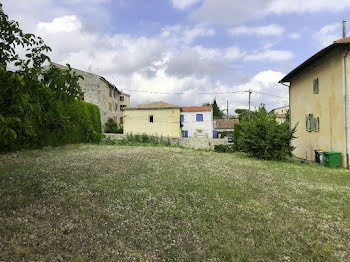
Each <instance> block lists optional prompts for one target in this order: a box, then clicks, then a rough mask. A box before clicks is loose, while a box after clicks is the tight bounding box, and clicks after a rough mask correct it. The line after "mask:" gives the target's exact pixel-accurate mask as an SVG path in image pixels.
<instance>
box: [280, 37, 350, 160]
mask: <svg viewBox="0 0 350 262" xmlns="http://www.w3.org/2000/svg"><path fill="white" fill-rule="evenodd" d="M349 76H350V37H344V38H342V39H340V40H337V41H335V42H334V43H333V44H331V45H330V46H328V47H326V48H324V49H323V50H321V51H319V52H318V53H317V54H315V55H313V56H312V57H310V58H309V59H308V60H306V61H305V62H304V63H302V64H301V65H300V66H298V67H297V68H295V69H294V70H293V71H291V72H290V73H288V74H287V75H286V76H285V77H284V78H283V79H282V80H281V81H280V83H289V100H290V101H289V105H290V109H289V114H290V123H291V126H292V127H293V126H295V125H296V124H297V123H298V127H297V131H296V134H295V135H296V136H297V138H296V139H295V140H293V142H292V144H293V145H294V146H295V147H296V149H295V150H294V152H293V154H294V155H295V156H296V157H299V158H303V159H307V160H314V159H315V154H314V150H317V149H322V150H325V151H336V152H341V154H342V165H343V166H347V167H349V162H348V155H349V139H348V138H349V129H348V125H349V114H348V110H349V99H348V95H347V94H348V92H349V84H350V82H349V81H350V77H349ZM285 85H287V86H288V84H285Z"/></svg>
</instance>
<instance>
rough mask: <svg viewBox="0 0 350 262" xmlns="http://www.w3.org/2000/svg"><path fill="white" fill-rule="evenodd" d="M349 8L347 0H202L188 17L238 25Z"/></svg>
mask: <svg viewBox="0 0 350 262" xmlns="http://www.w3.org/2000/svg"><path fill="white" fill-rule="evenodd" d="M347 8H350V1H349V0H333V1H329V0H308V1H305V0H264V1H262V0H245V1H227V0H204V2H203V4H202V5H200V6H199V8H197V9H196V10H194V11H193V12H192V14H191V15H190V17H191V18H192V19H194V20H196V21H201V22H209V23H216V24H231V25H232V24H238V23H241V22H244V21H248V20H252V19H258V18H262V17H264V16H267V15H270V14H279V15H282V14H288V13H289V14H290V13H296V14H301V13H309V14H310V13H315V12H322V11H327V12H339V11H344V10H345V9H347Z"/></svg>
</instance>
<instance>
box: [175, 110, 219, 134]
mask: <svg viewBox="0 0 350 262" xmlns="http://www.w3.org/2000/svg"><path fill="white" fill-rule="evenodd" d="M181 124H182V128H181V129H182V137H198V138H213V107H212V106H190V107H182V108H181Z"/></svg>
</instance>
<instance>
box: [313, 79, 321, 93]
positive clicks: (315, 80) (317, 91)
mask: <svg viewBox="0 0 350 262" xmlns="http://www.w3.org/2000/svg"><path fill="white" fill-rule="evenodd" d="M313 85H314V94H318V93H319V92H320V88H319V83H318V78H316V79H314V82H313Z"/></svg>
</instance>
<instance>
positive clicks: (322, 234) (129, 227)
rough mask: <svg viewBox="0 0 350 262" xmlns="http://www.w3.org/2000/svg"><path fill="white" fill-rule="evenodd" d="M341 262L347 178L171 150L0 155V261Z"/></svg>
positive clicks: (348, 233) (347, 221)
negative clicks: (176, 261)
mask: <svg viewBox="0 0 350 262" xmlns="http://www.w3.org/2000/svg"><path fill="white" fill-rule="evenodd" d="M10 260H13V261H18V260H24V261H29V260H31V261H43V260H45V261H61V260H64V261H118V260H120V261H146V260H148V261H175V260H178V261H350V172H349V171H346V170H344V169H340V170H329V169H326V168H323V167H319V166H317V165H315V164H295V163H294V164H293V163H278V162H266V161H258V160H252V159H248V158H246V157H245V156H244V155H241V154H218V153H214V152H205V151H194V150H189V149H181V148H169V147H124V146H101V145H100V146H98V145H71V146H66V147H61V148H48V149H44V150H43V151H27V152H19V153H13V154H6V155H0V261H10Z"/></svg>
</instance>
